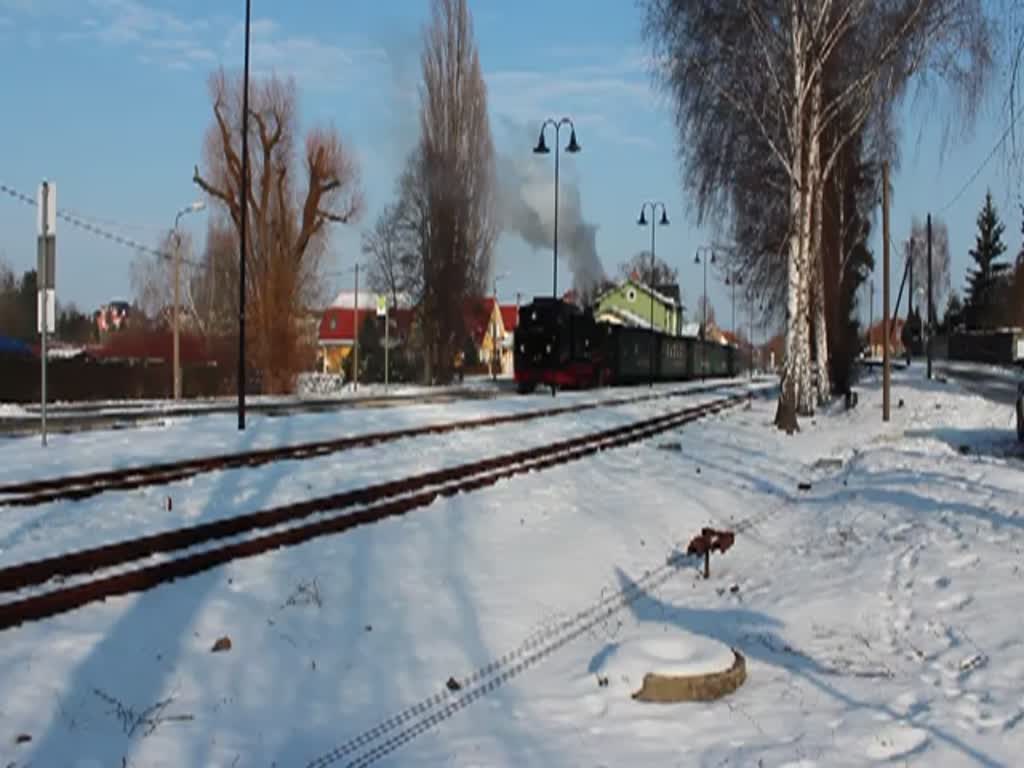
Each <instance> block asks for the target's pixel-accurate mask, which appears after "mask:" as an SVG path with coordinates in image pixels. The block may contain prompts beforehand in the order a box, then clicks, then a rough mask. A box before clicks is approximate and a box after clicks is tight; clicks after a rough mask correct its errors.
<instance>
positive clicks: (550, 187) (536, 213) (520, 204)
mask: <svg viewBox="0 0 1024 768" xmlns="http://www.w3.org/2000/svg"><path fill="white" fill-rule="evenodd" d="M537 131H538V128H537V127H533V128H528V127H525V126H520V127H517V128H515V129H514V130H512V131H510V132H509V133H510V135H511V136H512V137H513V138H515V139H518V140H517V141H515V142H514V143H515V151H514V152H501V153H499V154H498V158H497V172H498V203H499V207H500V214H501V222H502V228H503V230H504V231H505V232H509V233H514V234H518V235H519V236H520V237H521V238H523V240H524V241H526V242H527V243H528V244H529V245H531V246H533V248H534V249H546V250H547V249H551V248H552V246H553V240H554V231H555V224H554V205H555V201H554V168H553V163H554V158H553V157H552V156H551V155H541V156H538V155H534V154H532V153H531V151H530V148H531V147H533V146H534V144H535V143H536V141H537ZM548 134H549V135H548V142H549V145H550V146H551V149H552V152H554V143H553V142H554V136H553V135H552V133H551V131H549V132H548ZM561 140H562V143H563V145H564V143H565V140H566V137H565V136H564V134H563V135H562V137H561ZM568 165H569V164H568V163H566V162H565V159H564V158H562V160H561V167H560V169H559V193H558V254H559V259H560V260H561V261H562V263H563V264H566V265H567V266H568V267H569V270H570V271H571V272H572V287H573V289H574V290H575V291H576V293H577V295H587V294H589V293H590V292H591V291H592V290H593V289H594V287H595V286H596V285H597V284H598V283H599V282H600V281H601V280H603V279H604V277H605V271H604V268H603V267H602V266H601V260H600V259H599V258H598V256H597V226H596V225H594V224H588V223H587V221H586V220H585V219H584V218H583V208H582V202H581V198H580V189H579V185H578V183H577V180H576V178H575V176H574V174H573V173H572V171H571V167H567V166H568ZM563 285H564V282H563Z"/></svg>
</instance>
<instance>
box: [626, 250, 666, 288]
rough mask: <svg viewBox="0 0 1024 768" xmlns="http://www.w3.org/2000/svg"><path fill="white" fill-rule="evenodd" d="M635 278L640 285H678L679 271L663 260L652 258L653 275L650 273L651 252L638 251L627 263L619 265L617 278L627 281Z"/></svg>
mask: <svg viewBox="0 0 1024 768" xmlns="http://www.w3.org/2000/svg"><path fill="white" fill-rule="evenodd" d="M634 276H635V277H636V279H638V280H639V281H640V282H641V283H644V284H645V285H650V286H652V287H657V286H659V285H676V284H678V283H679V270H678V269H676V268H675V267H673V266H671V265H670V264H669V263H668V262H667V261H665V260H664V259H659V258H658V257H657V256H655V257H654V273H653V277H652V273H651V252H650V251H639V252H638V253H636V254H634V255H633V258H631V259H630V260H629V261H627V262H625V263H623V264H620V265H619V277H620V278H621V279H622V280H629V279H632V278H633V277H634Z"/></svg>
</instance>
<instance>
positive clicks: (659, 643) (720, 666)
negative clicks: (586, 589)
mask: <svg viewBox="0 0 1024 768" xmlns="http://www.w3.org/2000/svg"><path fill="white" fill-rule="evenodd" d="M732 664H733V654H732V651H731V650H730V649H729V647H728V646H727V645H723V644H722V643H720V642H718V641H717V640H713V639H711V638H709V637H707V636H704V635H699V634H695V633H692V632H680V631H678V630H676V631H670V632H665V633H664V634H663V635H655V636H651V635H650V634H647V633H642V632H641V633H637V634H635V635H634V636H632V637H629V638H626V639H625V640H623V641H621V642H617V643H614V644H612V645H611V646H609V649H608V654H607V656H606V657H605V658H602V659H599V660H596V663H595V664H593V665H592V666H591V671H593V672H594V673H595V674H597V675H600V676H602V677H607V678H608V682H609V684H610V685H615V684H618V683H620V682H621V683H623V684H624V685H625V686H626V687H627V688H631V690H632V692H634V693H635V692H636V691H638V690H640V686H641V685H643V682H644V676H645V675H647V674H656V675H667V676H673V677H685V676H689V675H705V674H708V673H711V672H724V671H725V670H727V669H729V668H730V667H731V666H732Z"/></svg>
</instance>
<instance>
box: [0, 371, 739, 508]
mask: <svg viewBox="0 0 1024 768" xmlns="http://www.w3.org/2000/svg"><path fill="white" fill-rule="evenodd" d="M721 388H722V385H721V384H714V385H710V386H706V387H699V388H695V389H686V390H672V391H669V392H659V393H656V394H646V395H635V396H630V397H620V398H614V399H610V400H597V401H591V402H587V403H578V404H576V405H569V406H561V407H558V408H545V409H541V410H536V411H526V412H523V413H515V414H507V415H503V416H487V417H483V418H479V419H467V420H463V421H453V422H445V423H441V424H429V425H426V426H423V427H413V428H411V429H401V430H392V431H386V432H372V433H368V434H363V435H355V436H352V437H343V438H336V439H333V440H321V441H316V442H309V443H300V444H297V445H290V446H284V447H279V448H267V449H262V450H256V451H245V452H241V453H229V454H220V455H214V456H205V457H201V458H197V459H185V460H182V461H173V462H164V463H160V464H152V465H149V466H138V467H128V468H124V469H116V470H108V471H103V472H90V473H86V474H78V475H69V476H65V477H55V478H47V479H43V480H33V481H29V482H22V483H10V484H7V485H0V507H2V506H7V507H30V506H38V505H41V504H46V503H49V502H52V501H60V500H78V499H85V498H88V497H90V496H95V495H97V494H101V493H106V492H108V491H124V490H134V489H137V488H144V487H148V486H154V485H165V484H167V483H172V482H177V481H179V480H184V479H187V478H189V477H194V476H195V475H199V474H204V473H207V472H214V471H217V470H223V469H237V468H240V467H258V466H261V465H264V464H269V463H272V462H276V461H286V460H301V459H307V458H314V457H320V456H327V455H330V454H333V453H338V452H341V451H346V450H351V449H353V448H362V447H367V446H371V445H377V444H380V443H388V442H393V441H395V440H402V439H405V438H413V437H421V436H424V435H437V434H443V433H446V432H456V431H462V430H469V429H479V428H481V427H492V426H498V425H501V424H512V423H516V422H525V421H532V420H536V419H543V418H550V417H553V416H559V415H564V414H571V413H582V412H584V411H589V410H593V409H596V408H606V407H615V406H620V405H632V404H635V403H642V402H646V401H650V400H657V399H666V398H672V397H680V396H684V395H695V394H702V393H706V392H708V391H714V390H718V389H721Z"/></svg>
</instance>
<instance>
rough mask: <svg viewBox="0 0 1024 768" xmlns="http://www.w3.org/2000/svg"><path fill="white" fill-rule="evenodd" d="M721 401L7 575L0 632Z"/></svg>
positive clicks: (430, 498)
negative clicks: (7, 595)
mask: <svg viewBox="0 0 1024 768" xmlns="http://www.w3.org/2000/svg"><path fill="white" fill-rule="evenodd" d="M748 397H749V395H748V394H740V395H730V396H727V397H721V398H718V399H716V400H713V401H711V402H708V403H703V404H700V405H695V406H690V407H687V408H682V409H677V410H673V411H671V412H669V413H666V414H661V415H659V416H655V417H653V418H647V419H642V420H640V421H636V422H633V423H630V424H627V425H624V426H619V427H615V428H612V429H606V430H602V431H599V432H593V433H590V434H586V435H582V436H580V437H575V438H571V439H567V440H562V441H559V442H557V443H552V444H549V445H545V446H541V447H537V448H531V449H527V450H521V451H515V452H512V453H507V454H503V455H500V456H496V457H493V458H489V459H483V460H480V461H475V462H470V463H467V464H461V465H458V466H455V467H450V468H446V469H442V470H437V471H432V472H427V473H423V474H419V475H415V476H412V477H408V478H405V479H403V480H398V481H392V482H386V483H380V484H376V485H371V486H367V487H364V488H360V489H356V490H352V491H346V492H343V493H337V494H332V495H329V496H323V497H320V498H316V499H310V500H306V501H302V502H298V503H293V504H287V505H283V506H279V507H274V508H271V509H267V510H263V511H260V512H254V513H250V514H245V515H239V516H237V517H232V518H227V519H224V520H218V521H214V522H209V523H202V524H198V525H194V526H188V527H184V528H178V529H174V530H169V531H165V532H162V533H156V534H151V535H147V536H143V537H139V538H133V539H128V540H124V541H120V542H115V543H111V544H107V545H103V546H99V547H94V548H90V549H84V550H79V551H76V552H69V553H65V554H62V555H59V556H55V557H48V558H44V559H41V560H35V561H31V562H27V563H22V564H18V565H13V566H8V567H6V568H2V569H0V592H5V593H12V598H11V599H10V600H8V601H6V602H3V603H0V630H2V629H7V628H10V627H14V626H17V625H19V624H22V623H24V622H27V621H35V620H40V619H44V618H47V617H50V616H55V615H58V614H61V613H65V612H68V611H71V610H74V609H76V608H80V607H82V606H84V605H87V604H89V603H92V602H96V601H101V600H105V599H106V598H108V597H113V596H117V595H125V594H129V593H133V592H140V591H144V590H147V589H150V588H152V587H155V586H157V585H159V584H163V583H166V582H170V581H173V580H175V579H179V578H184V577H187V576H191V575H194V574H197V573H201V572H203V571H206V570H209V569H211V568H214V567H217V566H219V565H223V564H225V563H229V562H231V561H232V560H237V559H241V558H245V557H252V556H255V555H259V554H262V553H265V552H269V551H271V550H274V549H278V548H281V547H287V546H294V545H297V544H301V543H303V542H306V541H309V540H311V539H314V538H317V537H320V536H325V535H329V534H334V533H341V532H343V531H346V530H349V529H351V528H355V527H357V526H361V525H366V524H369V523H374V522H378V521H380V520H384V519H386V518H388V517H393V516H397V515H403V514H406V513H408V512H410V511H412V510H414V509H417V508H420V507H425V506H427V505H429V504H431V503H433V502H434V501H435V500H436V499H437V498H438V497H442V496H452V495H454V494H456V493H466V492H470V491H473V490H477V489H479V488H483V487H486V486H489V485H493V484H494V483H496V482H498V481H499V480H502V479H505V478H509V477H513V476H515V475H519V474H524V473H528V472H534V471H539V470H542V469H546V468H548V467H552V466H556V465H559V464H566V463H569V462H572V461H577V460H579V459H582V458H584V457H586V456H590V455H593V454H595V453H597V452H599V451H604V450H608V449H611V448H616V447H619V446H623V445H628V444H630V443H634V442H637V441H639V440H643V439H645V438H648V437H651V436H653V435H656V434H658V433H661V432H665V431H667V430H670V429H673V428H676V427H679V426H682V425H683V424H687V423H689V422H692V421H696V420H697V419H700V418H703V417H704V416H707V415H710V414H713V413H717V412H719V411H721V410H723V409H725V408H729V407H732V406H735V405H737V404H739V403H740V402H744V401H746V400H747V398H748Z"/></svg>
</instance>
